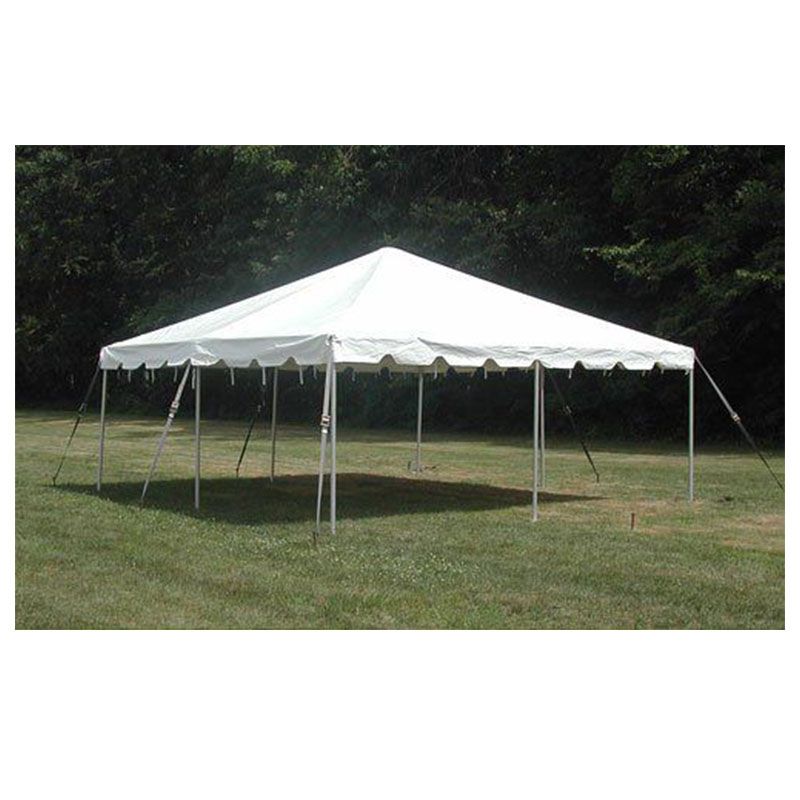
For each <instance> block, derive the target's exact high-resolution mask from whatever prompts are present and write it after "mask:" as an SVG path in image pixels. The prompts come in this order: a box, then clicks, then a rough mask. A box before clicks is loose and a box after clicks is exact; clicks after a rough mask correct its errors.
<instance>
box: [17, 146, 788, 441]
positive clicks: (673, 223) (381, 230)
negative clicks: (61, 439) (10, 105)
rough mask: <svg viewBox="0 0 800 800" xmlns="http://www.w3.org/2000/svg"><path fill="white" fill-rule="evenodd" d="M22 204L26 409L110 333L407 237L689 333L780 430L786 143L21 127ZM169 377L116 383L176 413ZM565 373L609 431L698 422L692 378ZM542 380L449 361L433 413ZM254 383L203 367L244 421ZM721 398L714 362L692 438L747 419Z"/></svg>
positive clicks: (554, 418) (510, 421)
mask: <svg viewBox="0 0 800 800" xmlns="http://www.w3.org/2000/svg"><path fill="white" fill-rule="evenodd" d="M16 222H17V226H16V399H17V403H18V404H19V405H37V406H41V405H46V406H50V407H63V408H71V407H74V406H76V405H77V403H78V402H79V400H80V396H81V395H82V393H83V391H84V388H85V386H86V384H87V383H88V381H89V378H90V376H91V374H92V372H93V370H94V367H95V363H96V359H97V353H98V350H99V348H100V347H101V345H103V344H106V343H109V342H112V341H115V340H118V339H122V338H126V337H128V336H132V335H134V334H137V333H141V332H144V331H146V330H148V329H151V328H155V327H158V326H161V325H165V324H168V323H170V322H174V321H177V320H179V319H183V318H186V317H190V316H193V315H195V314H198V313H201V312H203V311H207V310H209V309H211V308H214V307H217V306H219V305H222V304H224V303H228V302H231V301H234V300H238V299H241V298H243V297H246V296H248V295H251V294H255V293H257V292H261V291H265V290H267V289H269V288H272V287H274V286H277V285H280V284H282V283H285V282H287V281H290V280H293V279H295V278H298V277H301V276H303V275H306V274H309V273H311V272H316V271H318V270H320V269H324V268H326V267H329V266H332V265H334V264H336V263H339V262H341V261H344V260H346V259H349V258H352V257H355V256H357V255H360V254H362V253H364V252H367V251H369V250H372V249H374V248H377V247H380V246H382V245H386V244H392V245H396V246H399V247H403V248H405V249H408V250H411V251H413V252H416V253H418V254H420V255H422V256H425V257H427V258H431V259H434V260H438V261H442V262H444V263H447V264H450V265H452V266H456V267H458V268H460V269H462V270H464V271H465V272H468V273H471V274H474V275H479V276H481V277H484V278H488V279H490V280H494V281H496V282H498V283H501V284H503V285H505V286H509V287H511V288H513V289H518V290H521V291H524V292H529V293H531V294H535V295H537V296H538V297H541V298H544V299H547V300H553V301H555V302H558V303H561V304H563V305H566V306H569V307H572V308H575V309H578V310H581V311H585V312H588V313H590V314H595V315H597V316H601V317H604V318H606V319H609V320H612V321H614V322H618V323H621V324H624V325H630V326H632V327H635V328H638V329H640V330H642V331H646V332H648V333H652V334H655V335H657V336H663V337H666V338H669V339H673V340H676V341H679V342H682V343H685V344H689V345H692V346H694V347H695V348H696V349H697V352H698V354H699V355H700V357H701V359H703V361H704V362H705V364H706V366H707V367H708V368H709V369H710V370H711V372H712V374H714V375H715V376H716V377H717V379H718V382H719V383H720V384H721V385H722V386H723V387H724V388H725V390H726V391H727V393H728V395H729V397H730V399H731V400H732V402H733V405H734V407H736V408H737V410H738V411H739V412H740V413H741V414H742V416H743V417H744V419H745V421H746V422H747V423H748V424H749V425H750V427H751V428H752V430H753V432H754V433H756V435H757V436H759V437H761V438H762V439H769V440H771V441H772V442H774V443H781V442H782V440H783V429H784V149H783V148H782V147H756V146H752V147H751V146H746V147H663V146H658V147H631V146H627V147H390V146H386V147H374V146H354V147H138V146H137V147H118V146H115V147H106V146H101V147H24V146H23V147H18V148H17V151H16ZM408 311H409V315H413V313H414V310H413V308H409V310H408ZM168 373H169V374H168V375H166V374H163V373H162V375H161V376H159V377H158V378H157V380H156V383H155V384H154V385H151V384H149V383H146V382H145V381H144V379H143V377H142V374H141V371H140V372H139V374H138V375H135V376H134V378H133V382H132V383H131V384H130V385H129V384H128V383H127V382H126V381H123V382H117V380H116V378H113V379H112V381H111V383H110V389H111V401H112V403H113V405H112V408H113V409H114V410H116V411H119V410H135V411H138V412H141V411H146V412H151V411H152V412H156V411H157V412H159V413H163V412H164V411H165V409H166V406H167V405H168V403H169V399H170V397H171V395H172V392H173V384H172V371H171V370H170V371H168ZM561 375H562V376H563V373H561ZM561 383H562V385H563V386H564V387H565V388H566V389H567V390H568V392H569V395H570V399H571V401H572V405H573V407H574V408H575V410H576V413H578V414H579V415H580V418H581V420H582V421H583V423H584V425H585V427H586V428H587V429H588V430H589V431H590V432H591V433H593V434H594V435H609V436H618V435H624V436H626V437H629V438H638V439H644V438H648V437H655V436H659V437H680V438H683V437H684V436H685V418H686V379H685V377H684V376H683V375H679V374H676V373H666V374H664V375H663V376H662V375H659V374H658V373H652V374H648V375H647V376H642V375H641V374H640V373H637V374H625V373H620V372H619V371H615V372H614V373H612V374H611V375H610V376H608V377H603V376H602V374H597V373H588V374H587V373H584V372H583V371H582V370H576V371H575V373H574V375H573V378H572V380H571V381H567V380H566V377H565V376H564V377H562V379H561ZM530 388H531V380H530V376H527V375H524V374H519V373H516V374H515V373H509V374H508V375H507V376H506V377H504V378H503V377H499V376H490V378H489V379H488V380H484V379H483V377H465V376H455V375H450V376H447V377H440V378H439V380H438V381H435V382H431V383H430V386H429V389H428V390H427V393H426V425H429V426H433V427H438V428H450V429H462V428H471V429H481V430H503V431H512V430H514V431H516V430H519V431H522V430H528V429H529V428H530V418H531V391H530ZM258 391H259V390H258V377H257V376H256V375H244V374H242V373H240V374H239V376H238V377H237V386H236V388H235V389H231V388H230V387H229V385H228V382H227V379H226V376H225V375H222V374H217V375H211V374H209V376H208V377H207V378H206V379H204V396H205V410H206V414H207V416H209V417H214V416H223V417H226V416H244V415H246V414H248V413H249V412H250V411H251V410H252V405H253V403H254V402H255V400H256V399H257V395H258ZM320 394H321V380H320V381H318V382H317V383H314V382H313V381H311V382H307V384H306V385H305V386H304V387H300V386H298V383H297V379H296V378H293V377H288V376H287V377H286V378H284V379H283V380H282V385H281V416H282V417H283V418H284V419H287V420H305V421H308V422H312V421H315V420H316V417H317V416H318V413H319V405H320V402H319V395H320ZM415 398H416V394H415V386H414V383H413V380H412V379H411V378H407V379H403V378H401V377H399V376H395V377H394V378H393V379H392V380H389V379H388V377H387V376H386V375H385V374H384V375H383V376H381V377H365V376H359V378H358V380H357V381H356V382H351V381H350V380H349V379H346V380H343V381H342V383H341V390H340V403H339V407H340V414H341V416H342V420H343V421H345V422H346V421H349V422H352V423H356V424H362V425H375V426H386V425H388V426H401V425H402V426H408V427H409V428H410V427H412V426H413V419H414V414H415ZM552 400H553V401H554V397H552ZM717 403H718V401H717V400H716V399H715V398H714V397H713V395H712V394H711V393H710V391H709V390H708V389H707V387H706V386H705V384H704V381H703V380H702V379H700V380H699V381H698V404H697V419H698V436H699V437H700V438H701V439H702V438H706V439H715V438H727V437H734V436H735V431H734V430H733V429H732V426H731V424H730V421H729V419H728V418H727V416H726V414H725V413H724V412H723V411H722V409H721V407H719V406H718V404H717ZM554 406H555V403H554V402H552V403H551V405H550V414H549V424H550V426H551V430H553V429H556V430H557V429H558V428H559V427H561V426H563V425H564V421H563V419H561V417H560V416H559V415H558V414H557V412H556V410H555V408H554Z"/></svg>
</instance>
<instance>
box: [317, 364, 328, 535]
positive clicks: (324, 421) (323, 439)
mask: <svg viewBox="0 0 800 800" xmlns="http://www.w3.org/2000/svg"><path fill="white" fill-rule="evenodd" d="M330 399H331V358H330V356H329V357H328V368H327V369H326V370H325V389H324V391H323V394H322V415H321V417H320V435H319V479H318V481H317V523H316V528H315V529H314V541H316V538H317V536H319V533H320V523H321V520H322V485H323V481H324V479H325V450H326V448H327V445H328V427H329V426H330V422H331V420H330V417H329V416H328V412H329V410H330Z"/></svg>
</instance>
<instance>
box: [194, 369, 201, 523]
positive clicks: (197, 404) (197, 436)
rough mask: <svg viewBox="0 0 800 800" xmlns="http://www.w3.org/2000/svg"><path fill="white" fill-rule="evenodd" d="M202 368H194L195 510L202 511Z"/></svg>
mask: <svg viewBox="0 0 800 800" xmlns="http://www.w3.org/2000/svg"><path fill="white" fill-rule="evenodd" d="M200 375H201V372H200V367H195V368H194V509H195V511H199V510H200Z"/></svg>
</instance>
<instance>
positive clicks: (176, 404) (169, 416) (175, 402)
mask: <svg viewBox="0 0 800 800" xmlns="http://www.w3.org/2000/svg"><path fill="white" fill-rule="evenodd" d="M191 369H192V365H191V364H187V365H186V371H185V372H184V373H183V378H181V382H180V383H179V384H178V391H177V392H175V398H174V399H173V401H172V403H171V405H170V407H169V413H168V414H167V421H166V422H165V423H164V430H163V431H161V436H160V437H159V440H158V445H156V452H155V455H154V456H153V463H152V464H150V471H149V472H148V473H147V478H146V479H145V482H144V487H143V488H142V496H141V498H140V499H139V504H140V505H143V504H144V498H145V495H146V494H147V487H148V486H149V485H150V481H151V480H152V478H153V473H154V472H155V471H156V466H157V465H158V459H159V458H160V457H161V451H162V450H163V449H164V442H165V441H166V440H167V434H168V433H169V429H170V428H171V427H172V420H174V419H175V415H176V414H177V413H178V409H179V408H180V405H181V395H182V394H183V389H184V387H185V386H186V380H187V378H188V377H189V372H190V371H191Z"/></svg>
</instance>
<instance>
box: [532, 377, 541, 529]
mask: <svg viewBox="0 0 800 800" xmlns="http://www.w3.org/2000/svg"><path fill="white" fill-rule="evenodd" d="M540 383H541V366H540V365H539V362H538V361H537V362H536V363H535V364H534V367H533V497H532V500H531V520H532V521H533V522H536V520H538V519H539V431H540V426H539V400H540V398H541V393H540V389H539V387H540Z"/></svg>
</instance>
